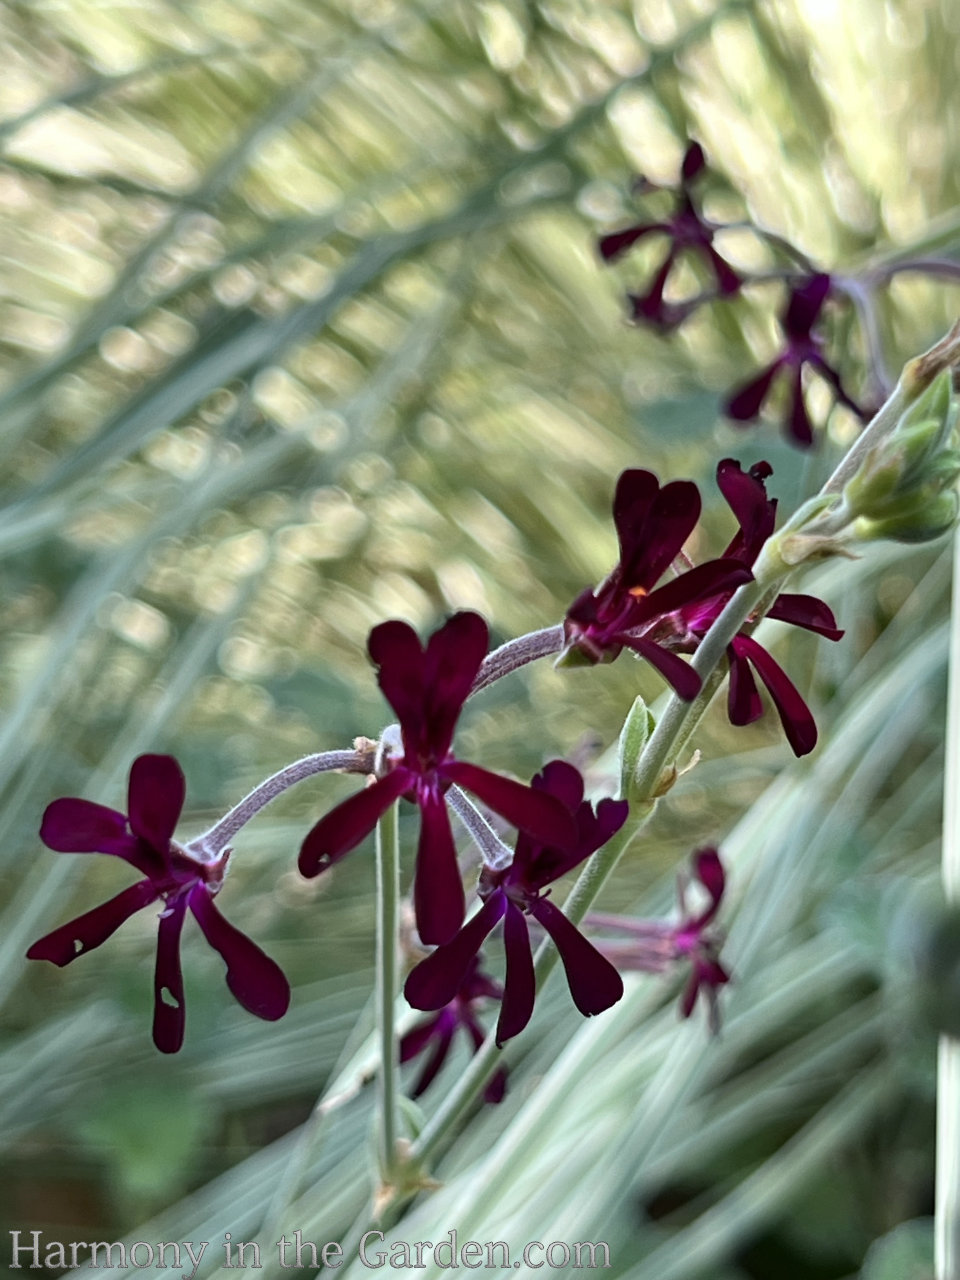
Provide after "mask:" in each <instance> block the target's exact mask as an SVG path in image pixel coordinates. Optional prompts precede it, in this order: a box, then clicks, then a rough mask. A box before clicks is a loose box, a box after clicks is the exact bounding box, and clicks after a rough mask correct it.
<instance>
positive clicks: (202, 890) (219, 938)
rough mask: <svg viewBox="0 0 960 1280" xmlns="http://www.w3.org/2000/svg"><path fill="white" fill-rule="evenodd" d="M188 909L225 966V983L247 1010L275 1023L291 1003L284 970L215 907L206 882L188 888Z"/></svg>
mask: <svg viewBox="0 0 960 1280" xmlns="http://www.w3.org/2000/svg"><path fill="white" fill-rule="evenodd" d="M189 900H190V910H191V911H192V912H193V914H194V916H195V917H196V920H197V924H199V926H200V928H201V929H202V930H203V935H204V937H205V938H206V940H207V941H208V942H209V943H210V945H211V947H213V949H214V951H218V952H219V953H220V958H221V959H222V960H223V962H224V963H225V964H226V966H227V986H228V987H229V988H230V990H231V992H232V993H233V995H234V997H235V998H236V999H237V1000H238V1001H239V1002H240V1004H242V1005H243V1007H244V1009H246V1010H247V1011H248V1012H249V1013H252V1014H255V1015H256V1016H257V1017H258V1018H264V1019H265V1020H266V1021H267V1022H276V1020H277V1019H278V1018H282V1017H283V1015H284V1014H285V1013H286V1012H287V1009H288V1007H289V1005H290V984H289V982H287V979H286V977H285V976H284V973H283V970H282V969H281V968H280V966H279V965H278V964H277V963H276V961H274V960H271V959H270V957H269V956H268V955H267V954H266V952H264V951H261V950H260V948H259V947H258V946H257V944H256V943H255V942H252V941H251V940H250V938H248V937H247V935H246V934H245V933H241V932H240V930H239V929H237V928H235V927H234V926H233V925H232V924H230V922H229V921H228V920H225V919H224V918H223V916H222V915H221V914H220V912H219V911H218V910H217V906H216V903H215V902H214V901H213V896H212V895H211V893H210V891H209V890H208V889H207V887H206V886H205V885H202V884H198V885H196V886H195V887H194V888H193V889H191V890H190V899H189Z"/></svg>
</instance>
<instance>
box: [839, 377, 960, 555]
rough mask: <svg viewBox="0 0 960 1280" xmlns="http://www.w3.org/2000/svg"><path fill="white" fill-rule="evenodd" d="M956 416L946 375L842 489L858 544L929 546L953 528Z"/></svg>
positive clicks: (959, 460)
mask: <svg viewBox="0 0 960 1280" xmlns="http://www.w3.org/2000/svg"><path fill="white" fill-rule="evenodd" d="M957 414H958V401H957V397H956V396H955V395H954V392H953V381H952V372H951V370H949V369H944V370H943V371H942V372H941V373H940V374H939V375H938V376H937V377H936V378H934V380H933V381H932V382H931V383H930V385H929V386H928V387H927V388H926V390H925V391H924V392H923V393H922V394H921V395H920V396H918V397H917V399H916V400H915V401H914V402H913V404H912V405H910V407H909V408H908V409H907V410H906V411H905V412H904V413H903V415H902V416H901V418H900V421H899V422H898V423H897V426H896V428H895V429H894V430H893V431H892V432H891V434H890V435H889V436H887V438H886V439H885V440H883V441H881V442H880V443H879V444H877V445H876V446H875V447H874V448H873V449H871V450H870V451H869V453H868V454H867V456H866V458H865V459H864V461H863V464H862V465H861V467H860V469H859V471H858V472H857V474H856V475H855V476H854V477H853V479H852V480H850V481H849V482H848V484H847V485H846V487H845V488H844V491H843V500H844V506H845V508H846V510H847V511H848V512H849V513H850V515H851V516H852V517H853V526H852V530H851V532H852V534H853V537H854V539H855V540H857V541H868V540H872V539H875V538H893V539H895V540H896V541H898V542H926V541H928V540H930V539H933V538H938V537H940V535H941V534H943V533H945V532H946V531H947V530H948V529H949V528H950V527H951V525H952V523H953V522H954V520H955V519H956V513H957V499H956V496H955V494H954V493H953V487H954V485H955V483H956V480H957V476H958V475H960V455H958V453H957V450H956V449H954V448H953V447H952V445H953V435H954V431H955V429H956V425H957Z"/></svg>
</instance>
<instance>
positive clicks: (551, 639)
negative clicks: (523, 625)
mask: <svg viewBox="0 0 960 1280" xmlns="http://www.w3.org/2000/svg"><path fill="white" fill-rule="evenodd" d="M562 648H563V623H562V622H560V623H557V625H556V626H555V627H544V628H543V629H542V630H541V631H531V632H530V633H529V634H528V635H525V636H518V637H517V639H516V640H508V641H507V642H506V644H502V645H501V646H500V648H499V649H494V650H493V652H492V653H488V654H487V656H486V657H485V658H484V660H483V665H482V666H481V668H480V670H479V671H478V672H477V678H476V680H474V682H473V688H472V689H471V690H470V696H471V697H472V696H473V695H474V694H475V693H479V692H480V690H481V689H485V688H486V687H487V685H489V684H493V683H494V681H496V680H500V679H502V677H503V676H507V675H509V674H510V672H511V671H518V670H519V669H520V667H525V666H526V665H527V664H528V663H530V662H536V661H537V659H538V658H549V657H550V655H551V654H553V653H559V652H560V650H561V649H562Z"/></svg>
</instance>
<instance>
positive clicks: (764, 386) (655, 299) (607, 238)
mask: <svg viewBox="0 0 960 1280" xmlns="http://www.w3.org/2000/svg"><path fill="white" fill-rule="evenodd" d="M705 170H706V158H705V156H704V153H703V148H702V147H701V146H700V144H699V143H697V142H693V143H691V144H690V145H689V146H688V148H687V151H686V153H685V155H684V158H683V163H682V166H681V170H680V183H679V186H678V187H676V188H675V189H674V190H675V196H676V199H675V207H674V209H673V212H672V213H671V214H670V215H669V216H668V217H667V218H665V219H663V220H661V221H650V222H640V223H636V224H635V225H633V226H630V227H626V228H624V229H623V230H621V231H614V232H611V233H609V234H607V235H603V236H601V237H600V238H599V240H598V242H597V244H598V248H599V251H600V256H601V257H602V258H603V260H604V262H608V263H609V262H615V261H616V260H617V259H619V258H620V257H622V256H623V255H624V254H625V253H627V252H628V251H629V250H630V249H632V248H633V247H634V246H635V245H636V244H637V243H638V242H639V241H641V240H644V239H646V237H648V236H652V235H657V234H659V235H663V236H666V237H667V238H668V239H669V242H670V244H669V249H668V251H667V255H666V257H665V258H664V259H663V261H662V262H661V264H660V265H659V266H658V267H657V268H656V269H655V271H654V273H653V279H652V281H651V283H650V286H649V288H648V289H647V291H646V292H645V293H628V294H627V301H628V304H629V308H630V318H631V320H633V321H634V322H635V323H637V324H647V325H650V326H652V327H653V328H655V329H657V330H659V331H660V332H661V333H667V332H669V331H670V330H672V329H675V328H676V327H677V326H678V325H680V324H681V323H682V322H683V321H684V320H686V318H687V317H688V316H689V315H691V314H692V313H693V312H694V311H695V310H697V309H698V308H699V307H700V306H702V305H703V304H704V303H706V302H710V301H713V300H714V299H716V298H732V297H733V296H734V295H735V294H738V293H739V292H740V291H741V289H742V287H743V285H744V284H746V283H749V282H751V277H748V276H746V275H745V274H744V273H742V272H738V271H737V270H735V268H734V267H733V266H732V265H731V264H730V263H729V262H727V260H726V259H725V258H724V257H722V256H721V255H720V254H719V253H718V251H717V249H716V248H715V246H714V239H715V237H716V234H717V232H718V231H722V230H724V226H723V225H721V224H717V223H714V222H711V221H709V220H708V219H707V218H705V217H704V215H703V212H702V210H701V209H700V207H699V204H698V203H697V200H696V198H695V195H694V190H693V188H694V186H695V185H696V183H697V182H698V181H699V180H700V179H701V178H702V176H703V174H704V173H705ZM638 190H639V191H640V192H641V193H642V194H647V193H649V192H654V191H658V190H659V188H658V187H657V186H656V185H655V184H654V183H651V182H648V181H646V180H642V181H641V182H640V183H639V184H638ZM754 231H756V233H757V234H758V235H759V236H760V237H761V238H764V239H766V240H767V241H768V242H770V243H781V242H778V240H777V237H775V236H771V235H768V234H767V233H766V232H765V231H763V230H762V229H761V228H754ZM681 255H684V256H686V257H689V258H693V259H695V260H696V259H699V261H700V263H701V264H702V266H703V267H704V268H705V269H706V270H707V271H708V272H709V273H710V274H711V275H712V276H713V278H714V280H715V288H714V289H713V290H712V291H711V290H709V289H703V290H701V292H699V293H698V294H696V295H695V296H694V297H692V298H688V299H686V300H684V301H682V302H672V301H669V300H667V299H666V298H665V297H664V291H665V289H666V287H667V284H668V282H669V279H670V276H671V274H672V272H673V269H674V266H675V264H676V263H677V261H678V259H679V258H680V257H681ZM794 256H795V257H799V256H800V255H799V254H794ZM756 279H757V280H758V281H760V280H763V281H769V280H781V281H784V282H786V283H787V284H788V285H790V286H791V287H790V295H789V299H788V301H787V305H786V308H785V310H784V312H783V315H782V316H781V320H780V323H781V327H782V329H783V333H784V344H783V347H782V348H781V350H780V351H779V352H778V353H777V355H776V356H775V358H774V359H773V360H772V361H771V362H770V363H769V364H768V365H766V366H765V367H764V368H763V369H761V370H760V372H759V373H757V374H755V375H754V376H753V377H752V378H750V380H749V381H748V382H746V383H745V384H744V385H742V386H740V387H738V388H737V389H736V390H735V391H733V392H732V393H731V394H730V395H729V396H728V398H727V400H726V402H725V405H724V409H725V412H726V414H727V416H728V417H729V418H731V419H733V421H735V422H738V423H740V424H742V425H747V424H749V423H752V422H754V421H755V420H756V419H757V418H758V416H759V414H760V411H761V409H762V408H763V405H764V403H765V402H766V401H767V399H768V397H769V396H770V393H771V391H772V388H773V385H774V383H775V382H776V381H778V380H780V379H781V378H782V379H783V381H784V382H786V383H787V386H788V390H789V404H788V410H787V420H786V431H787V435H788V437H789V439H791V440H792V441H793V443H794V444H796V445H798V446H799V447H801V448H809V446H810V445H812V444H813V442H814V433H813V427H812V424H811V422H810V417H809V414H808V412H807V408H806V404H805V401H804V389H803V370H804V368H805V367H806V368H810V369H813V370H816V371H817V373H819V375H820V376H821V377H822V378H823V379H824V380H825V381H826V382H827V383H828V384H829V385H830V386H831V387H832V388H833V391H834V394H835V396H836V399H837V400H838V401H839V402H840V403H841V404H843V405H845V406H846V407H847V408H848V409H850V411H851V412H852V413H854V414H856V415H857V416H858V417H859V418H861V419H863V418H865V416H866V415H865V414H864V411H863V409H862V407H861V406H860V405H859V404H857V402H856V401H855V400H854V399H853V398H852V397H851V396H850V395H849V394H848V393H847V391H846V390H845V388H844V386H843V383H842V381H841V377H840V373H839V371H838V370H837V369H836V368H835V367H834V366H833V365H832V364H831V363H830V362H829V361H828V359H827V357H826V354H825V344H824V340H823V338H822V336H821V335H820V334H819V333H817V332H815V326H817V325H818V323H819V321H820V319H821V315H822V312H823V310H824V307H825V305H826V303H827V300H828V298H829V297H830V296H831V294H832V293H834V292H835V281H834V279H833V278H832V277H831V276H830V275H828V274H827V273H826V272H822V271H816V270H814V269H813V268H812V267H811V268H810V269H809V270H806V271H804V272H803V273H802V275H800V276H799V277H798V275H797V271H796V267H795V265H791V266H790V267H789V268H788V269H785V270H783V271H780V272H773V273H771V274H767V275H765V276H763V277H757V278H756Z"/></svg>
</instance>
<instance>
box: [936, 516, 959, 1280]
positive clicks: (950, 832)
mask: <svg viewBox="0 0 960 1280" xmlns="http://www.w3.org/2000/svg"><path fill="white" fill-rule="evenodd" d="M951 623H952V625H951V631H950V661H949V687H948V692H947V725H946V760H945V762H944V777H943V885H944V890H945V892H946V896H947V901H948V903H949V904H950V905H951V906H957V905H960V529H958V531H957V533H956V534H955V536H954V543H953V606H952V614H951ZM937 1068H938V1069H937V1187H936V1207H935V1217H934V1223H935V1229H934V1238H935V1245H936V1275H937V1280H960V1040H956V1039H954V1038H952V1037H951V1036H941V1038H940V1048H939V1054H938V1061H937Z"/></svg>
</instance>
